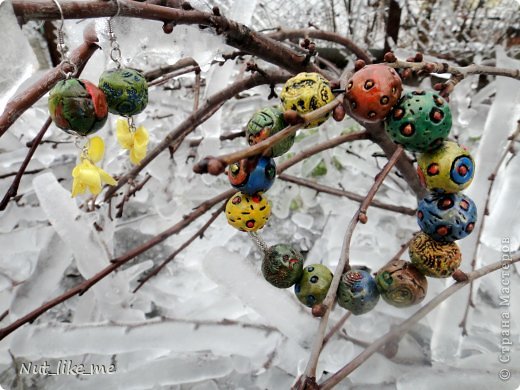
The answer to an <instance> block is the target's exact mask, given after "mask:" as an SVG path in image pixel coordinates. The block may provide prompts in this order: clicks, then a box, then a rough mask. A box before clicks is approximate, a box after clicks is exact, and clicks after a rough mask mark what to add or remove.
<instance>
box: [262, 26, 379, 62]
mask: <svg viewBox="0 0 520 390" xmlns="http://www.w3.org/2000/svg"><path fill="white" fill-rule="evenodd" d="M267 35H268V36H269V37H270V38H272V39H277V40H283V39H293V38H304V37H308V38H313V39H321V40H324V41H329V42H335V43H338V44H340V45H342V46H344V47H345V48H347V49H348V50H349V51H351V52H352V53H354V54H355V55H356V56H357V57H358V58H359V59H362V60H363V61H365V62H366V63H367V64H371V63H372V58H371V57H370V54H369V53H368V52H366V51H365V50H363V49H362V48H361V47H359V46H358V45H356V44H355V43H354V42H353V41H352V40H350V39H348V38H347V37H345V36H343V35H341V34H337V33H334V32H328V31H324V30H317V29H314V28H304V29H298V30H285V29H281V30H278V31H276V32H273V33H269V34H267Z"/></svg>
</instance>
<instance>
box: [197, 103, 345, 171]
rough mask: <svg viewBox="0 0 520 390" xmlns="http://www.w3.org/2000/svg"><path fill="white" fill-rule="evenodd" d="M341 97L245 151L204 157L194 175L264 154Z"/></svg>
mask: <svg viewBox="0 0 520 390" xmlns="http://www.w3.org/2000/svg"><path fill="white" fill-rule="evenodd" d="M341 99H342V95H340V96H338V97H336V99H334V100H333V101H332V102H330V103H327V104H325V105H324V106H322V107H320V108H318V109H317V110H314V111H311V112H309V113H307V114H303V115H301V116H300V117H301V119H302V123H298V124H295V125H290V126H287V127H286V128H285V129H283V130H282V131H280V132H278V133H276V134H274V135H272V136H271V137H269V138H267V139H265V140H263V141H261V142H259V143H257V144H255V145H252V146H250V147H248V148H246V149H243V150H240V151H238V152H234V153H230V154H225V155H222V156H218V157H206V158H204V159H202V160H201V161H200V162H199V163H197V164H196V165H195V166H194V168H193V170H194V171H195V172H196V173H206V172H208V169H207V167H208V165H210V164H211V163H212V162H213V161H215V162H217V164H219V165H220V167H222V168H224V167H225V166H227V165H229V164H232V163H234V162H236V161H239V160H241V159H243V158H247V157H251V156H256V155H259V154H262V153H264V152H265V151H266V150H267V149H269V148H270V147H272V146H273V145H274V144H275V143H277V142H278V141H280V140H282V139H284V138H285V137H288V136H290V135H292V134H294V133H295V132H296V131H297V130H298V129H300V128H301V127H302V126H304V125H305V124H306V123H309V122H312V121H313V120H316V119H318V118H321V117H322V116H324V115H325V114H327V113H328V112H330V111H332V110H333V109H334V108H336V107H337V106H338V105H339V104H341ZM222 172H223V169H220V170H218V171H209V173H211V174H220V173H222Z"/></svg>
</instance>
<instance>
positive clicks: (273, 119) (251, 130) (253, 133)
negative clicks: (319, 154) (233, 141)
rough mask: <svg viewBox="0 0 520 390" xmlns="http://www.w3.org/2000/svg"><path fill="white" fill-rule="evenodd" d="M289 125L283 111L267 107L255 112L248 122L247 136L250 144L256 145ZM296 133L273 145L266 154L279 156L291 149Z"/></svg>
mask: <svg viewBox="0 0 520 390" xmlns="http://www.w3.org/2000/svg"><path fill="white" fill-rule="evenodd" d="M285 127H287V125H286V124H285V120H284V119H283V111H282V110H280V109H279V108H278V107H266V108H263V109H261V110H260V111H257V112H255V113H254V115H253V117H252V118H251V119H250V120H249V122H247V125H246V137H247V141H248V142H249V145H255V144H257V143H259V142H261V141H263V140H265V139H267V138H269V137H270V136H272V135H274V134H276V133H278V132H279V131H280V130H283V129H284V128H285ZM294 137H295V134H293V135H290V136H288V137H285V138H284V139H282V140H280V141H279V142H277V143H276V144H274V145H273V147H272V148H271V150H270V152H268V153H267V154H266V155H269V156H270V157H278V156H281V155H282V154H284V153H285V152H287V151H288V150H289V149H291V146H293V144H294Z"/></svg>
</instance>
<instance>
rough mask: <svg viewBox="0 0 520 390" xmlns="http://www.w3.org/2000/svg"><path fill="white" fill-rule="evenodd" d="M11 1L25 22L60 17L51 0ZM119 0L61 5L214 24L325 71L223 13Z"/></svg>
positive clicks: (231, 40) (257, 49)
mask: <svg viewBox="0 0 520 390" xmlns="http://www.w3.org/2000/svg"><path fill="white" fill-rule="evenodd" d="M12 3H13V9H14V12H15V14H16V16H18V17H19V18H20V19H21V20H22V21H23V22H26V21H28V20H59V19H60V12H59V10H58V7H57V6H56V4H55V3H54V2H53V1H52V0H13V1H12ZM118 3H119V11H118V5H117V4H116V2H115V1H99V0H83V1H67V2H63V4H61V8H62V10H63V16H64V18H65V19H86V18H99V17H111V16H114V15H115V14H116V12H119V14H118V15H119V16H126V17H132V18H140V19H149V20H157V21H160V22H162V23H168V22H172V23H173V24H177V25H178V24H188V25H197V26H206V27H211V28H213V29H214V32H215V33H216V34H222V35H223V36H224V37H225V40H226V44H228V45H230V46H233V47H235V48H237V49H239V50H241V51H244V52H246V53H249V54H252V55H255V56H257V57H260V58H262V59H264V60H266V61H268V62H270V63H272V64H275V65H278V66H280V67H282V68H284V69H286V70H289V71H291V72H318V73H323V71H322V70H321V69H320V68H319V67H317V66H316V65H314V64H311V63H307V64H306V63H305V61H304V60H305V56H302V55H299V54H298V53H296V52H295V51H294V50H291V49H290V48H288V47H287V46H285V45H283V44H281V43H279V42H277V41H276V40H274V39H271V38H269V37H267V36H266V35H265V34H261V33H257V32H254V31H252V30H250V29H249V28H248V27H247V26H245V25H243V24H240V23H237V22H235V21H233V20H230V19H228V18H226V17H224V16H221V15H215V14H213V13H209V12H201V11H197V10H194V9H189V10H184V9H178V8H170V7H163V6H159V5H154V4H149V3H143V2H137V1H127V0H118Z"/></svg>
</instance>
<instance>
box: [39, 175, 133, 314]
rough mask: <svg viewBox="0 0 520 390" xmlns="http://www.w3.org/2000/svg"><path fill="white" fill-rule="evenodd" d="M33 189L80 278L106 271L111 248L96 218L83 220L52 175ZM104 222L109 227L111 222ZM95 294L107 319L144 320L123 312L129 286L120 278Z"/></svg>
mask: <svg viewBox="0 0 520 390" xmlns="http://www.w3.org/2000/svg"><path fill="white" fill-rule="evenodd" d="M33 185H34V188H35V191H36V194H37V196H38V199H39V201H40V204H41V207H42V208H43V210H44V212H45V213H46V214H47V217H48V218H49V221H50V222H51V225H52V226H53V227H54V229H55V230H56V232H57V233H58V235H59V236H60V237H61V239H62V240H63V241H64V242H66V243H67V245H68V246H69V248H70V250H71V252H72V254H73V256H74V259H75V261H76V265H77V267H78V270H79V271H80V272H81V274H82V275H83V276H84V277H85V278H89V277H92V276H93V275H94V274H95V273H97V272H98V271H100V270H101V269H103V268H104V267H106V266H107V265H108V264H109V260H110V258H111V256H110V253H108V252H107V250H109V248H108V247H107V245H106V244H105V243H104V242H103V240H102V239H101V237H100V236H99V235H98V233H97V232H96V229H95V228H94V221H93V220H92V218H93V217H95V216H94V215H92V214H90V215H89V214H87V215H83V216H82V215H81V214H80V212H79V210H78V208H77V206H76V202H75V201H74V200H73V199H71V198H70V193H69V192H68V191H67V190H65V189H64V188H63V187H62V186H61V185H60V184H59V183H58V182H57V181H56V178H55V177H54V175H52V174H51V173H45V174H42V175H39V176H37V177H36V178H35V179H34V182H33ZM89 220H90V221H89ZM105 222H106V223H107V224H110V222H109V221H105ZM93 291H94V292H95V294H96V298H97V299H98V303H99V307H100V308H102V312H103V314H104V316H106V318H108V319H110V318H114V319H116V318H118V319H121V318H122V317H126V318H128V319H134V320H137V319H142V318H143V317H142V313H139V312H138V311H133V310H131V309H123V303H124V302H125V301H126V300H128V299H129V298H128V297H129V295H128V294H129V292H128V284H127V282H126V281H125V280H124V279H123V277H122V276H121V275H119V274H112V276H111V277H110V278H107V279H105V280H102V281H101V282H100V283H99V284H97V285H96V286H94V287H93Z"/></svg>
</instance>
